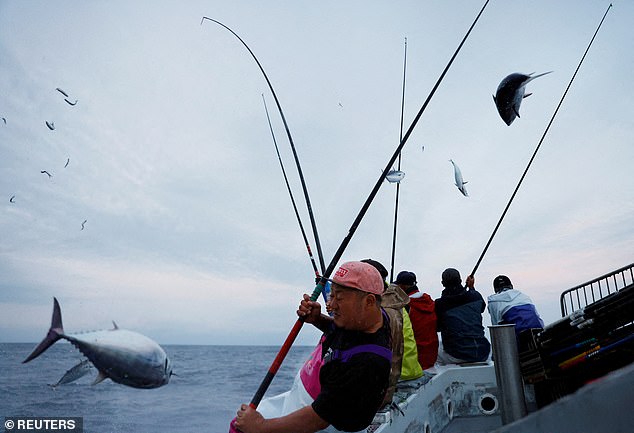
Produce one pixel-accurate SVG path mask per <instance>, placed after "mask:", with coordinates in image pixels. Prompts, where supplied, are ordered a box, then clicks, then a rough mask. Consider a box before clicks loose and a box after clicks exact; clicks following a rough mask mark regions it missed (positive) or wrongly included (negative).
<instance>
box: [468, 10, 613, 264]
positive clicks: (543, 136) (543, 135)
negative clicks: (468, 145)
mask: <svg viewBox="0 0 634 433" xmlns="http://www.w3.org/2000/svg"><path fill="white" fill-rule="evenodd" d="M610 8H612V4H611V3H610V6H608V8H607V10H606V11H605V14H603V18H601V22H600V23H599V26H598V27H597V29H596V31H595V32H594V35H593V36H592V39H591V40H590V43H589V44H588V47H587V48H586V51H585V52H584V53H583V56H582V57H581V60H580V61H579V65H577V69H575V72H574V74H572V78H571V79H570V82H569V83H568V86H567V87H566V90H565V91H564V94H563V95H562V97H561V99H560V100H559V104H557V108H555V112H554V113H553V115H552V117H551V118H550V122H548V126H546V129H545V130H544V133H543V134H542V138H541V139H540V140H539V143H538V144H537V147H536V148H535V152H533V156H532V157H531V159H530V160H529V161H528V165H527V166H526V169H525V170H524V173H523V174H522V176H521V177H520V180H519V182H518V183H517V186H516V187H515V190H514V191H513V194H511V198H510V199H509V201H508V203H507V204H506V207H505V208H504V211H503V212H502V216H500V219H499V220H498V222H497V224H496V225H495V228H494V229H493V233H491V237H490V238H489V240H488V242H487V243H486V245H485V247H484V250H483V251H482V254H480V258H479V259H478V261H477V262H476V264H475V266H474V267H473V271H471V274H470V275H471V276H474V275H475V273H476V271H477V270H478V267H479V266H480V263H481V262H482V259H483V258H484V255H485V254H486V252H487V250H488V249H489V245H491V242H492V241H493V238H494V237H495V234H496V233H497V231H498V229H499V228H500V224H502V220H503V219H504V216H505V215H506V212H507V211H508V210H509V207H511V203H512V202H513V199H514V198H515V195H516V194H517V191H519V189H520V186H521V185H522V182H523V181H524V178H525V177H526V173H528V170H529V169H530V167H531V164H533V160H534V159H535V157H536V156H537V152H539V148H540V147H541V145H542V143H543V142H544V138H546V134H547V133H548V130H549V129H550V126H551V125H552V124H553V121H554V120H555V116H556V115H557V112H558V111H559V108H560V107H561V104H563V102H564V99H565V98H566V95H567V94H568V90H570V86H572V82H573V81H574V80H575V77H576V76H577V72H579V69H580V68H581V64H582V63H583V61H584V59H585V58H586V55H587V54H588V51H590V47H591V46H592V43H593V42H594V39H595V38H596V36H597V33H599V29H600V28H601V26H602V25H603V21H604V20H605V17H606V16H607V14H608V12H610Z"/></svg>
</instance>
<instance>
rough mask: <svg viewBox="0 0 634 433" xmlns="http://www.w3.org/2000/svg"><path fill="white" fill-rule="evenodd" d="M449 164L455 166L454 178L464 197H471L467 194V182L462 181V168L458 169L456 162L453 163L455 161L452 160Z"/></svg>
mask: <svg viewBox="0 0 634 433" xmlns="http://www.w3.org/2000/svg"><path fill="white" fill-rule="evenodd" d="M449 162H451V163H452V164H453V177H454V179H455V181H456V186H457V187H458V189H459V190H460V192H461V193H462V195H464V196H465V197H469V194H467V188H466V187H465V184H466V183H467V181H466V180H463V179H462V173H461V172H460V168H458V166H457V165H456V163H455V162H453V160H451V159H450V160H449Z"/></svg>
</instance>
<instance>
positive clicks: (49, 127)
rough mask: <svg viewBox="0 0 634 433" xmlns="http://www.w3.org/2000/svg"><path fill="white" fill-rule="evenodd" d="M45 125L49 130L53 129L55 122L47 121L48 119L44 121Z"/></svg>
mask: <svg viewBox="0 0 634 433" xmlns="http://www.w3.org/2000/svg"><path fill="white" fill-rule="evenodd" d="M46 126H48V129H50V130H51V131H54V130H55V123H54V122H49V121H48V120H47V121H46Z"/></svg>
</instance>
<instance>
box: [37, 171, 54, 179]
mask: <svg viewBox="0 0 634 433" xmlns="http://www.w3.org/2000/svg"><path fill="white" fill-rule="evenodd" d="M40 173H42V174H46V175H48V177H49V179H50V178H51V177H52V176H53V175H52V174H51V173H49V172H48V171H46V170H42V171H40Z"/></svg>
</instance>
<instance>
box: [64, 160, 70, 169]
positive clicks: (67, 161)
mask: <svg viewBox="0 0 634 433" xmlns="http://www.w3.org/2000/svg"><path fill="white" fill-rule="evenodd" d="M69 162H70V158H66V164H64V168H66V167H68V163H69Z"/></svg>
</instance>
